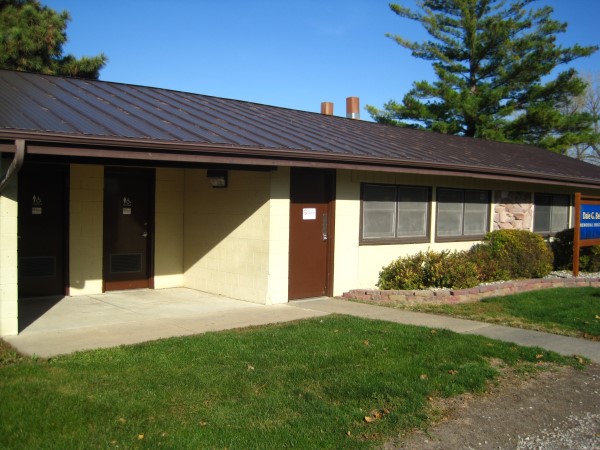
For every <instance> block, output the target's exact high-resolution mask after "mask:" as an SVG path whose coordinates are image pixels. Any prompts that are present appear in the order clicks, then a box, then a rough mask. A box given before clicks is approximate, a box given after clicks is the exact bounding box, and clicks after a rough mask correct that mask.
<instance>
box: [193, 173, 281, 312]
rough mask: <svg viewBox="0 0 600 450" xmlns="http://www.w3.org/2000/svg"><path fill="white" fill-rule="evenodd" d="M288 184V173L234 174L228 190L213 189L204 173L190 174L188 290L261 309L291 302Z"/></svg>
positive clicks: (230, 174)
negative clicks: (213, 294) (258, 305)
mask: <svg viewBox="0 0 600 450" xmlns="http://www.w3.org/2000/svg"><path fill="white" fill-rule="evenodd" d="M286 183H289V175H286V173H285V171H281V172H279V171H277V172H246V171H229V185H228V187H227V188H225V189H214V188H212V187H211V186H210V185H209V183H208V180H207V178H206V171H205V170H194V169H186V170H185V184H184V186H185V188H184V220H183V224H184V225H183V239H184V251H183V262H184V263H183V270H184V275H183V282H184V286H186V287H190V288H193V289H198V290H202V291H207V292H213V293H216V294H220V295H225V296H229V297H233V298H237V299H241V300H247V301H252V302H257V303H280V302H282V301H285V300H287V281H286V279H287V254H286V251H285V249H284V248H285V247H287V238H286V233H287V231H286V230H287V229H288V228H289V227H287V220H288V219H287V218H286V217H284V211H285V215H289V203H287V205H288V206H287V209H286V202H289V200H287V198H288V197H289V188H288V191H287V193H285V189H286ZM284 194H285V196H284ZM272 195H273V196H274V198H273V200H271V196H272ZM271 221H273V222H274V226H275V228H271ZM282 227H286V228H285V230H283V229H282ZM270 239H273V244H272V245H271V243H270ZM284 260H285V277H284V275H283V269H282V267H281V264H282V262H283V261H284ZM284 278H285V280H284ZM284 289H285V295H284V294H283V291H284Z"/></svg>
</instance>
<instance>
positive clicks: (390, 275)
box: [377, 250, 479, 290]
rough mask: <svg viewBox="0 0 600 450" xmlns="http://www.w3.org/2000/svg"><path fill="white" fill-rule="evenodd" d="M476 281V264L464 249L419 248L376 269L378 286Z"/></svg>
mask: <svg viewBox="0 0 600 450" xmlns="http://www.w3.org/2000/svg"><path fill="white" fill-rule="evenodd" d="M477 284H479V279H478V277H477V266H476V264H475V263H474V262H472V261H471V260H470V259H468V258H465V254H464V252H460V253H459V252H456V251H454V252H450V251H448V250H444V251H442V252H435V251H432V250H428V251H427V252H419V253H417V254H415V255H410V256H405V257H403V258H398V259H396V260H394V261H392V263H391V264H389V265H388V266H385V267H384V268H383V269H382V270H381V272H380V273H379V282H378V283H377V286H378V287H379V288H380V289H409V290H410V289H427V288H431V287H436V288H454V289H462V288H467V287H473V286H476V285H477Z"/></svg>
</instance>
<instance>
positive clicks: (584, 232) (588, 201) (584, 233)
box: [573, 192, 600, 277]
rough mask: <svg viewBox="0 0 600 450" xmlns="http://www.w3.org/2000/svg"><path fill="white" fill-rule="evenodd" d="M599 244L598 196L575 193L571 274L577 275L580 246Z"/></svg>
mask: <svg viewBox="0 0 600 450" xmlns="http://www.w3.org/2000/svg"><path fill="white" fill-rule="evenodd" d="M592 245H600V197H592V196H589V195H581V193H579V192H578V193H576V194H575V229H574V236H573V276H574V277H576V276H578V275H579V251H580V249H581V247H590V246H592Z"/></svg>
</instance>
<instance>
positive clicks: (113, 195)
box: [104, 167, 154, 291]
mask: <svg viewBox="0 0 600 450" xmlns="http://www.w3.org/2000/svg"><path fill="white" fill-rule="evenodd" d="M153 206H154V170H147V169H125V168H109V167H107V168H106V169H105V172H104V289H105V290H106V291H111V290H117V289H118V290H120V289H140V288H148V287H152V286H151V278H152V273H151V269H152V241H153V239H152V233H153V230H154V228H153V222H152V216H153V214H152V213H153Z"/></svg>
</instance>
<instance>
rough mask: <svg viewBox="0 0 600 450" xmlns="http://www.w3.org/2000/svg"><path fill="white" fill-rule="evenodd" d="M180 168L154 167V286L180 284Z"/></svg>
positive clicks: (181, 239)
mask: <svg viewBox="0 0 600 450" xmlns="http://www.w3.org/2000/svg"><path fill="white" fill-rule="evenodd" d="M183 183H184V171H183V169H168V168H157V169H156V203H155V225H154V288H155V289H163V288H171V287H179V286H183Z"/></svg>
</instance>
